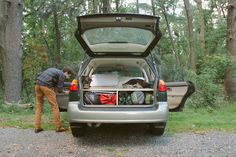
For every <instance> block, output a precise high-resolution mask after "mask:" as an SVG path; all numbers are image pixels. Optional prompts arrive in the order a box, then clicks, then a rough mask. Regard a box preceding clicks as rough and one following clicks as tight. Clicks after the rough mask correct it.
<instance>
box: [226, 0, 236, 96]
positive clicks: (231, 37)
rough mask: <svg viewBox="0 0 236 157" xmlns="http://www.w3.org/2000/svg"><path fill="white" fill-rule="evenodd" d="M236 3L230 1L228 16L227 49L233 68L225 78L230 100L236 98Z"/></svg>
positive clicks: (233, 0) (232, 0)
mask: <svg viewBox="0 0 236 157" xmlns="http://www.w3.org/2000/svg"><path fill="white" fill-rule="evenodd" d="M235 31H236V1H235V0H229V5H228V15H227V49H228V51H229V53H230V58H231V60H232V63H233V65H234V66H233V67H231V68H229V69H228V70H227V73H226V78H225V89H226V91H227V94H228V96H229V98H230V99H233V98H236V66H235V65H236V32H235Z"/></svg>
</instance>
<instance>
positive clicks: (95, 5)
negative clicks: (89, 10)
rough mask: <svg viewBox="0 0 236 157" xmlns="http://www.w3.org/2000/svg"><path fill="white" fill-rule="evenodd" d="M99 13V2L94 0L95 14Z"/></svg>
mask: <svg viewBox="0 0 236 157" xmlns="http://www.w3.org/2000/svg"><path fill="white" fill-rule="evenodd" d="M96 13H98V4H97V0H93V14H96Z"/></svg>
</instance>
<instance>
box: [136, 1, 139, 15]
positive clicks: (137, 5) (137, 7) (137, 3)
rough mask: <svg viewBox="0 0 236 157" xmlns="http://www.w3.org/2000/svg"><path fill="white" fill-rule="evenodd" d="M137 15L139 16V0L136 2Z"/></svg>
mask: <svg viewBox="0 0 236 157" xmlns="http://www.w3.org/2000/svg"><path fill="white" fill-rule="evenodd" d="M136 13H137V14H139V0H136Z"/></svg>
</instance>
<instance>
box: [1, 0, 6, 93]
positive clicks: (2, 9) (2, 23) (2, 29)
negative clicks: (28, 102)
mask: <svg viewBox="0 0 236 157" xmlns="http://www.w3.org/2000/svg"><path fill="white" fill-rule="evenodd" d="M5 16H6V13H5V4H4V1H3V0H0V77H1V78H0V88H1V89H3V84H4V83H3V71H2V68H3V53H4V49H5V45H4V42H5V38H4V37H5V31H6V29H5V28H6V27H5V23H6V17H5Z"/></svg>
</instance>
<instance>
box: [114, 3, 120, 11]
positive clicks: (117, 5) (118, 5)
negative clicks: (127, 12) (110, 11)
mask: <svg viewBox="0 0 236 157" xmlns="http://www.w3.org/2000/svg"><path fill="white" fill-rule="evenodd" d="M115 3H116V12H117V13H119V12H120V10H119V8H120V0H115Z"/></svg>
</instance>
